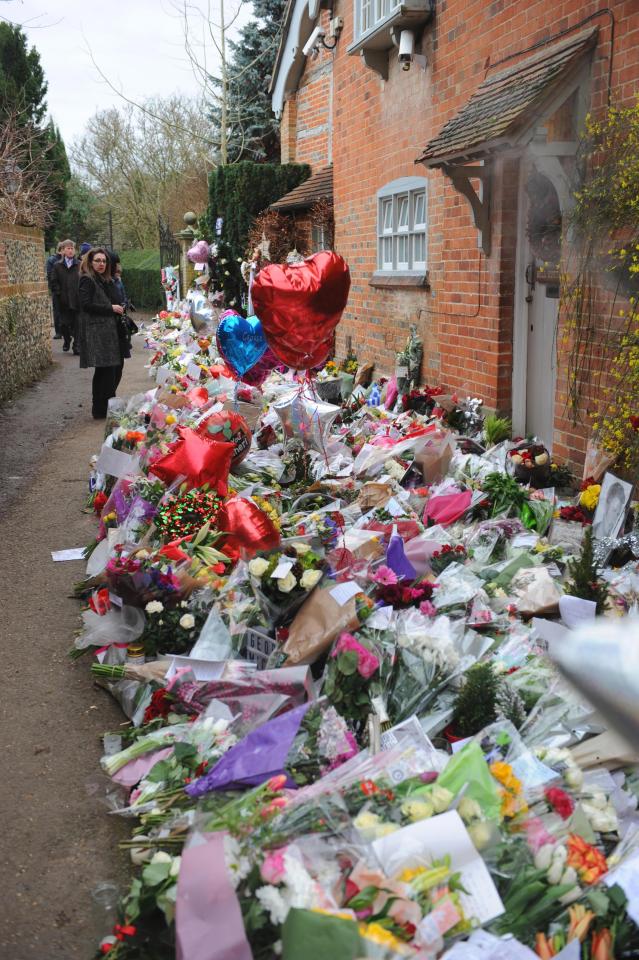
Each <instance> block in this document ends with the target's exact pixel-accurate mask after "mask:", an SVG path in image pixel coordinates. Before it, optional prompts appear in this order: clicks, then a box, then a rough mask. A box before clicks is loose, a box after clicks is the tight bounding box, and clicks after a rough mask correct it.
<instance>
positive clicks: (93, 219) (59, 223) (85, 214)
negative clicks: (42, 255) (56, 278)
mask: <svg viewBox="0 0 639 960" xmlns="http://www.w3.org/2000/svg"><path fill="white" fill-rule="evenodd" d="M104 221H105V214H104V207H103V205H102V204H101V202H100V200H99V199H98V197H97V196H96V195H95V193H93V191H92V190H91V189H90V188H89V187H88V186H87V185H86V184H85V183H83V182H82V180H80V179H79V178H78V177H77V176H75V175H74V174H72V175H71V176H70V178H69V181H68V183H67V185H66V203H65V206H64V209H63V210H62V211H61V212H60V213H59V214H58V216H57V218H56V220H55V222H54V226H53V230H52V231H51V232H53V233H54V237H53V241H56V242H57V241H59V240H64V239H65V238H66V237H70V238H71V240H75V242H76V244H77V245H78V246H79V245H80V244H81V243H83V242H84V241H85V240H88V241H89V242H91V241H95V240H96V238H98V237H100V236H101V235H102V234H103V232H104ZM53 241H52V242H53ZM48 245H50V244H48Z"/></svg>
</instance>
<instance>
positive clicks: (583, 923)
mask: <svg viewBox="0 0 639 960" xmlns="http://www.w3.org/2000/svg"><path fill="white" fill-rule="evenodd" d="M568 916H569V917H570V926H569V927H568V940H569V941H570V940H575V939H577V940H579V942H580V943H583V942H584V940H585V939H586V935H587V933H588V931H589V929H590V924H591V923H592V921H593V920H594V919H595V915H594V913H593V912H592V910H586V908H585V907H584V906H583V905H582V904H581V903H576V904H574V905H573V906H572V907H568Z"/></svg>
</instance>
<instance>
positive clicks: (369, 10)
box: [353, 0, 400, 38]
mask: <svg viewBox="0 0 639 960" xmlns="http://www.w3.org/2000/svg"><path fill="white" fill-rule="evenodd" d="M353 6H354V8H355V37H356V38H358V37H361V36H363V35H364V34H367V33H370V32H371V31H373V30H375V28H376V27H377V26H380V25H381V24H383V23H384V22H385V21H386V20H388V18H389V17H390V15H391V13H392V12H393V10H394V9H395V8H396V7H398V6H400V4H399V3H398V0H353Z"/></svg>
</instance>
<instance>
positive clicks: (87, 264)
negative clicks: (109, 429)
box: [79, 247, 131, 420]
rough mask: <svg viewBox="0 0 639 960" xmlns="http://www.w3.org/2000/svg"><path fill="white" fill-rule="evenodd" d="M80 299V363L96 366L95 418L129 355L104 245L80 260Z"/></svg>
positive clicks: (102, 415) (101, 415)
mask: <svg viewBox="0 0 639 960" xmlns="http://www.w3.org/2000/svg"><path fill="white" fill-rule="evenodd" d="M79 299H80V315H79V340H80V367H81V368H83V369H85V368H87V367H94V368H95V371H94V374H93V402H92V408H91V412H92V414H93V417H94V419H95V420H104V419H105V417H106V415H107V407H108V404H109V400H110V399H111V397H114V396H115V394H116V391H117V388H118V385H119V383H120V380H121V379H122V369H123V367H124V360H125V359H126V358H128V357H130V356H131V350H130V337H129V335H128V330H127V328H126V326H125V320H124V307H123V305H122V303H121V302H120V295H119V292H118V290H117V288H116V286H115V284H114V283H113V280H112V278H111V266H110V262H109V255H108V253H107V251H106V250H105V248H104V247H93V248H92V249H91V250H90V251H89V252H88V253H87V254H86V255H85V257H84V259H83V260H82V266H81V272H80V285H79Z"/></svg>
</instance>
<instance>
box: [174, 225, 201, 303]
mask: <svg viewBox="0 0 639 960" xmlns="http://www.w3.org/2000/svg"><path fill="white" fill-rule="evenodd" d="M184 223H185V224H186V226H185V227H184V230H180V232H179V233H176V234H175V239H176V240H177V241H178V243H179V244H180V295H181V296H182V297H185V296H186V294H187V292H188V290H189V287H190V286H191V284H192V283H193V280H194V278H195V267H194V266H193V264H192V263H191V261H190V260H189V258H188V257H187V255H186V254H187V251H188V250H190V249H191V247H192V246H193V241H194V240H195V230H194V229H193V226H194V224H196V223H197V216H196V215H195V214H194V213H192V212H191V211H189V212H188V213H185V214H184Z"/></svg>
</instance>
